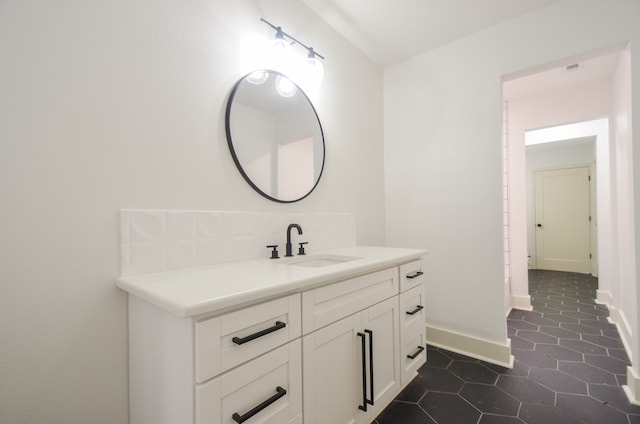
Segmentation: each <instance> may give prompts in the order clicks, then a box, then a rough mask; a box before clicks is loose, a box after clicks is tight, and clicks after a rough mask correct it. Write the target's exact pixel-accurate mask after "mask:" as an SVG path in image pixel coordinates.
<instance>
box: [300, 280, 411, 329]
mask: <svg viewBox="0 0 640 424" xmlns="http://www.w3.org/2000/svg"><path fill="white" fill-rule="evenodd" d="M397 293H398V269H397V268H389V269H385V270H382V271H378V272H374V273H371V274H367V275H363V276H361V277H356V278H352V279H350V280H345V281H341V282H339V283H335V284H330V285H328V286H324V287H320V288H317V289H315V290H311V291H308V292H304V293H302V310H303V311H304V313H303V316H302V333H303V334H308V333H310V332H311V331H314V330H316V329H318V328H321V327H324V326H326V325H328V324H331V323H332V322H335V321H338V320H340V319H342V318H344V317H346V316H349V315H351V314H354V313H356V312H359V311H361V310H363V309H365V308H367V307H369V306H371V305H373V304H375V303H378V302H380V301H382V300H384V299H388V298H389V297H391V296H394V295H396V294H397Z"/></svg>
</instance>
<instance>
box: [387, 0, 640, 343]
mask: <svg viewBox="0 0 640 424" xmlns="http://www.w3.org/2000/svg"><path fill="white" fill-rule="evenodd" d="M577 11H578V12H579V13H577ZM638 17H640V3H638V2H637V1H634V0H614V1H604V0H586V1H585V0H565V1H561V2H558V3H554V4H552V5H550V6H549V7H547V8H544V9H541V10H539V11H537V12H534V13H531V14H528V15H525V16H523V17H520V18H518V19H514V20H512V21H509V22H506V23H503V24H500V25H497V26H495V27H493V28H490V29H488V30H485V31H482V32H479V33H477V34H475V35H472V36H470V37H467V38H464V39H462V40H459V41H456V42H453V43H451V44H448V45H446V46H443V47H441V48H438V49H434V50H432V51H430V52H427V53H424V54H422V55H418V56H416V57H414V58H411V59H409V60H407V61H405V62H403V63H400V64H398V65H395V66H391V67H389V68H387V69H385V74H384V83H385V90H384V96H385V115H384V116H385V128H384V130H385V167H386V193H387V197H386V202H387V203H386V204H387V242H388V244H391V245H407V246H424V247H428V248H429V250H430V251H431V254H430V255H429V267H430V283H429V287H428V291H429V298H431V299H435V300H434V301H433V303H432V304H430V305H429V307H430V309H429V312H428V317H427V318H428V325H432V326H437V327H440V328H444V329H445V330H449V331H451V332H456V333H462V334H466V335H471V336H473V337H476V338H481V339H483V340H486V341H489V342H492V343H495V344H497V345H501V344H504V343H506V340H507V334H506V326H505V319H504V310H505V305H504V292H503V290H504V271H503V269H502V263H503V257H502V256H503V255H502V248H503V246H502V240H501V237H502V201H501V198H502V196H501V172H500V168H501V148H500V147H501V146H500V141H501V78H502V76H504V75H509V74H512V73H514V72H516V71H522V70H526V69H531V68H533V67H538V66H542V65H546V64H549V63H552V62H557V61H559V60H562V59H564V58H567V57H572V56H577V55H581V54H584V53H586V52H592V51H596V50H600V49H603V50H606V49H610V48H611V46H619V45H621V43H624V42H626V41H629V40H630V41H631V42H632V47H631V49H632V50H631V56H632V58H634V59H633V60H638V59H637V57H638V56H640V54H634V50H633V49H634V47H633V46H634V44H633V41H634V40H635V41H636V42H637V43H636V44H635V45H637V44H640V26H638V25H637V22H638ZM632 69H633V71H632V75H631V77H632V79H633V77H634V76H638V77H640V67H634V66H633V64H632ZM631 99H632V101H633V100H635V101H637V102H638V101H640V91H638V88H637V87H634V92H633V94H632V97H631ZM632 121H633V123H635V124H636V125H640V112H638V111H637V110H636V111H634V115H633V118H632ZM634 155H636V158H635V160H634V169H637V170H640V154H638V153H637V151H636V152H634ZM635 178H636V179H640V173H636V177H635ZM635 190H636V201H640V200H639V197H638V192H639V191H640V190H639V188H638V185H637V184H636V187H635ZM511 213H513V211H511ZM639 220H640V214H639V213H638V209H636V222H638V221H639ZM636 238H637V240H636V243H638V242H640V234H637V232H636ZM511 247H512V248H513V246H511Z"/></svg>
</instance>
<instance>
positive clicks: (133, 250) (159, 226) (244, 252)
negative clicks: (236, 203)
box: [120, 209, 356, 277]
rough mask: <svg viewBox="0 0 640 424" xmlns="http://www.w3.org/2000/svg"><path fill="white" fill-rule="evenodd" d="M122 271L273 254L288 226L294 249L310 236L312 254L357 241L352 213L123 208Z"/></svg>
mask: <svg viewBox="0 0 640 424" xmlns="http://www.w3.org/2000/svg"><path fill="white" fill-rule="evenodd" d="M120 223H121V229H120V257H121V261H120V263H121V266H120V268H121V275H122V276H123V277H125V276H132V275H139V274H147V273H151V272H162V271H168V270H172V269H180V268H190V267H194V266H202V265H213V264H217V263H223V262H232V261H239V260H248V259H257V258H268V257H269V256H270V249H267V248H266V246H267V245H268V244H277V245H278V246H279V247H278V250H279V251H280V255H281V256H284V250H285V243H286V230H287V226H288V225H289V224H291V223H296V224H300V226H301V227H302V230H303V235H301V236H299V235H298V234H297V231H295V230H293V233H292V234H293V236H292V241H293V243H294V245H293V249H294V252H297V248H298V244H297V243H298V242H302V241H307V242H309V244H308V245H306V250H307V253H313V252H314V251H318V250H321V249H333V248H339V247H349V246H354V245H355V244H356V217H355V214H352V213H310V214H305V213H295V214H283V213H280V214H278V213H260V212H246V211H239V212H232V211H188V210H184V211H183V210H166V211H163V210H134V209H125V210H121V211H120Z"/></svg>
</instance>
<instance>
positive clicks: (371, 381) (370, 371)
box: [364, 330, 373, 405]
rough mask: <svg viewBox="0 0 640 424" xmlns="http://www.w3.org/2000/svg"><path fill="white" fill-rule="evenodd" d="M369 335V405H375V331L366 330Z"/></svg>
mask: <svg viewBox="0 0 640 424" xmlns="http://www.w3.org/2000/svg"><path fill="white" fill-rule="evenodd" d="M364 332H365V333H367V334H368V335H369V380H370V381H369V389H371V392H370V394H371V399H367V400H366V401H367V403H368V404H369V405H373V331H371V330H364Z"/></svg>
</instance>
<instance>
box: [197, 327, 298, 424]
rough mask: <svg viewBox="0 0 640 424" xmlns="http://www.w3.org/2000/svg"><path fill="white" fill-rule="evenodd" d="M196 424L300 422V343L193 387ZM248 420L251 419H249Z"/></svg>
mask: <svg viewBox="0 0 640 424" xmlns="http://www.w3.org/2000/svg"><path fill="white" fill-rule="evenodd" d="M195 391H196V424H237V422H238V421H236V420H235V419H234V416H235V418H236V419H238V420H240V421H242V418H244V419H246V422H247V424H283V423H301V422H302V361H301V343H300V340H299V339H298V340H295V341H293V342H291V343H289V344H286V345H285V346H282V347H280V348H278V349H276V350H274V351H272V352H269V353H267V354H266V355H264V356H261V357H259V358H257V359H254V360H252V361H250V362H248V363H246V364H244V365H242V366H240V367H238V368H236V369H233V370H231V371H229V372H227V373H225V374H222V375H221V376H219V377H217V378H214V379H213V380H211V381H208V382H207V383H204V384H199V385H196V390H195ZM249 416H251V418H249Z"/></svg>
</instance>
